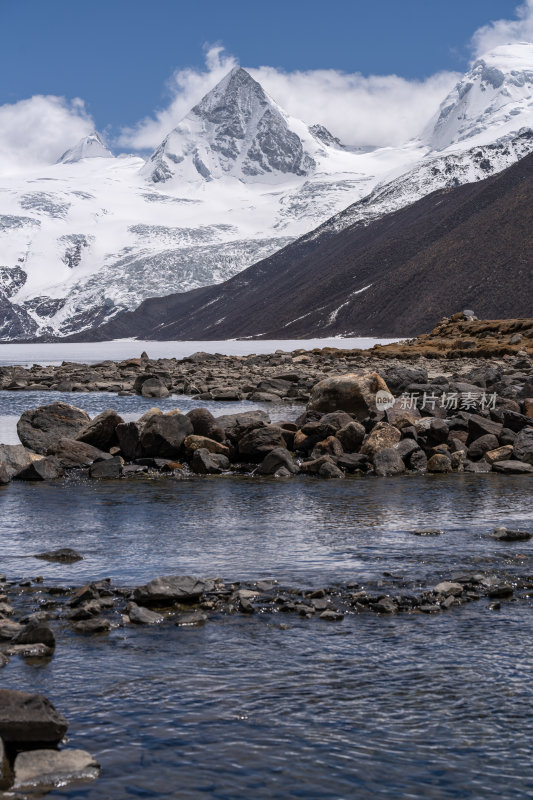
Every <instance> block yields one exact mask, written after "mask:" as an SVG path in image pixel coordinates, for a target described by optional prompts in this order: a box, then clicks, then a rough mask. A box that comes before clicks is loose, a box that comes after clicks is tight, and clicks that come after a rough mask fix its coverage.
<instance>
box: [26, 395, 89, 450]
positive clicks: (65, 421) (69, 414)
mask: <svg viewBox="0 0 533 800" xmlns="http://www.w3.org/2000/svg"><path fill="white" fill-rule="evenodd" d="M90 421H91V418H90V417H89V415H88V414H87V413H86V412H85V411H82V410H81V409H80V408H76V407H75V406H71V405H69V404H68V403H51V404H50V405H47V406H40V407H39V408H34V409H31V410H29V411H25V412H24V413H23V414H22V416H21V418H20V419H19V421H18V423H17V433H18V435H19V439H20V441H21V442H22V444H23V445H24V446H25V447H27V448H29V449H30V450H33V451H34V452H35V453H40V454H41V455H46V454H47V453H48V451H49V450H50V447H52V446H53V445H54V444H55V443H56V442H57V441H58V440H59V439H75V438H76V436H78V434H79V433H81V431H82V430H83V428H85V427H86V426H87V425H88V423H89V422H90Z"/></svg>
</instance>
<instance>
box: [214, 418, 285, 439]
mask: <svg viewBox="0 0 533 800" xmlns="http://www.w3.org/2000/svg"><path fill="white" fill-rule="evenodd" d="M215 419H216V422H217V425H218V426H219V427H220V428H221V429H222V430H223V431H224V435H225V437H226V438H227V439H230V440H231V441H232V442H234V443H236V442H237V441H238V440H239V439H240V438H241V437H242V436H243V435H244V434H245V432H246V431H248V430H251V429H253V428H261V427H264V426H265V425H268V424H269V423H270V417H269V416H268V414H267V413H266V412H265V411H259V410H258V411H247V412H245V413H243V414H225V415H224V416H222V417H215ZM213 438H214V437H213ZM283 445H284V443H282V445H281V446H283Z"/></svg>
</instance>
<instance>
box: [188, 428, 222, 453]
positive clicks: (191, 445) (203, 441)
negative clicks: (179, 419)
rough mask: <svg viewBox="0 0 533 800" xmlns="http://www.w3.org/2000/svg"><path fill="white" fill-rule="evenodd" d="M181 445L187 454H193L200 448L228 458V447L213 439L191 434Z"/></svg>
mask: <svg viewBox="0 0 533 800" xmlns="http://www.w3.org/2000/svg"><path fill="white" fill-rule="evenodd" d="M183 444H184V446H185V449H186V450H187V451H188V452H189V453H193V452H194V451H195V450H198V449H199V448H200V447H201V448H203V449H204V450H208V451H209V452H210V453H221V454H222V455H223V456H229V447H226V445H223V444H221V443H220V442H217V441H215V440H214V439H209V437H207V436H198V435H196V434H194V433H191V434H190V435H189V436H187V437H186V438H185V440H184V442H183Z"/></svg>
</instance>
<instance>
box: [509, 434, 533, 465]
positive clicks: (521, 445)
mask: <svg viewBox="0 0 533 800" xmlns="http://www.w3.org/2000/svg"><path fill="white" fill-rule="evenodd" d="M513 448H514V449H513V452H514V455H515V458H517V459H518V460H519V461H524V462H525V463H526V464H533V427H531V426H530V427H528V428H524V429H523V430H521V431H520V433H519V434H518V436H517V437H516V439H515V443H514V445H513Z"/></svg>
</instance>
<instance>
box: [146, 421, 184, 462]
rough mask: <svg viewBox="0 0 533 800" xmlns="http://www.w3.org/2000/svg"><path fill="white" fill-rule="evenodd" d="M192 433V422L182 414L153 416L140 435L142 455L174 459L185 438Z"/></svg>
mask: <svg viewBox="0 0 533 800" xmlns="http://www.w3.org/2000/svg"><path fill="white" fill-rule="evenodd" d="M192 433H193V426H192V422H191V421H190V419H189V418H188V417H186V416H184V415H183V414H154V415H153V416H151V417H150V419H148V421H147V422H146V424H145V425H144V427H143V428H142V431H141V434H140V444H141V447H142V452H143V455H145V456H152V457H159V458H176V457H177V456H179V454H180V452H181V447H182V445H183V442H184V441H185V438H186V437H187V436H189V435H191V434H192Z"/></svg>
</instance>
